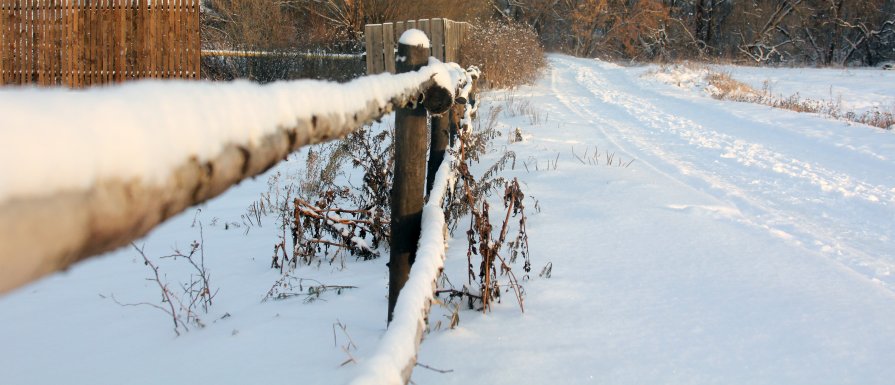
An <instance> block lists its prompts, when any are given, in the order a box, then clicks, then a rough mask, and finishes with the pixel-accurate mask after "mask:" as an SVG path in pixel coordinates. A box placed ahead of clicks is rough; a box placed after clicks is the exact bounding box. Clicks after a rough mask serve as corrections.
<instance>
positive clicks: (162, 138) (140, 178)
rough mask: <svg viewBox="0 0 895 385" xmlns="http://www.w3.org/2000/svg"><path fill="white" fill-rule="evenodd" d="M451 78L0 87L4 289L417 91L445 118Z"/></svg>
mask: <svg viewBox="0 0 895 385" xmlns="http://www.w3.org/2000/svg"><path fill="white" fill-rule="evenodd" d="M453 72H454V69H453V67H450V66H448V65H445V64H442V63H440V62H437V61H433V62H432V63H431V64H430V65H427V66H425V67H422V68H420V69H419V70H418V71H414V72H409V73H405V74H399V75H391V74H381V75H374V76H367V77H364V78H360V79H357V80H355V81H352V82H349V83H346V84H336V83H329V82H320V81H307V80H306V81H295V82H281V83H274V84H270V85H264V86H262V85H256V84H252V83H249V82H244V81H237V82H232V83H207V82H200V83H196V82H160V81H143V82H136V83H129V84H125V85H122V86H118V87H108V88H98V89H88V90H86V91H68V90H63V89H33V88H28V89H6V90H0V126H2V127H3V129H2V130H0V146H2V149H0V293H2V292H6V291H8V290H10V289H12V288H15V287H17V286H20V285H22V284H24V283H27V282H29V281H32V280H34V279H37V278H38V277H41V276H43V275H45V274H48V273H51V272H54V271H57V270H61V269H64V268H66V267H67V266H69V265H71V264H72V263H74V262H76V261H79V260H81V259H84V258H86V257H89V256H91V255H95V254H99V253H102V252H105V251H108V250H112V249H114V248H117V247H119V246H122V245H126V244H127V243H129V242H131V241H132V240H134V239H136V238H138V237H140V236H142V235H144V234H146V233H147V232H148V231H149V230H151V229H152V228H153V227H154V226H156V225H157V224H159V223H160V222H161V221H163V220H165V219H166V218H169V217H171V216H173V215H174V214H176V213H178V212H181V211H183V210H185V209H186V208H188V207H190V206H191V205H194V204H197V203H200V202H203V201H205V200H208V199H210V198H212V197H215V196H217V195H219V194H221V193H222V192H224V191H225V190H226V189H227V188H229V187H230V186H232V185H234V184H236V183H238V182H239V181H241V180H242V179H245V178H247V177H251V176H254V175H257V174H259V173H261V172H263V171H265V170H267V169H269V168H270V167H272V166H273V165H275V164H276V163H277V162H279V161H280V160H282V159H283V158H285V156H286V155H287V154H289V153H290V152H292V151H294V150H296V149H298V148H299V147H301V146H304V145H307V144H313V143H320V142H323V141H326V140H331V139H335V138H340V137H343V136H345V135H347V134H348V133H350V132H352V131H353V130H355V129H357V128H358V127H361V126H363V125H364V124H366V123H369V122H371V121H373V120H376V119H379V118H381V117H382V116H383V115H385V114H386V113H388V112H389V111H391V110H392V109H393V108H395V107H400V106H404V105H405V104H407V103H408V102H410V101H412V100H416V98H417V96H418V95H420V93H425V94H426V95H427V99H426V100H425V101H424V103H423V104H424V105H425V106H426V107H427V108H429V109H430V110H435V111H436V112H443V111H444V110H446V108H447V107H449V106H450V103H451V102H452V100H450V99H449V98H450V97H451V96H452V95H454V94H455V92H456V90H454V89H450V90H445V89H443V88H444V87H446V85H448V82H450V79H452V78H456V76H452V75H451V74H452V73H453ZM445 79H448V80H445ZM448 86H449V85H448ZM437 90H441V94H439V92H437ZM439 95H441V96H440V97H439ZM445 98H448V100H445Z"/></svg>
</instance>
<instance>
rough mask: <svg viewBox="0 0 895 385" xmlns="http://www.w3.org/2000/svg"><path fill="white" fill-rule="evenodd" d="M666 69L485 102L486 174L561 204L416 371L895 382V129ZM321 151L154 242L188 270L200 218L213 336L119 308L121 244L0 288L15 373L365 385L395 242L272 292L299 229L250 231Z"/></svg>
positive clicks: (801, 86) (541, 216)
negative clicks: (286, 234) (485, 310)
mask: <svg viewBox="0 0 895 385" xmlns="http://www.w3.org/2000/svg"><path fill="white" fill-rule="evenodd" d="M724 68H725V69H727V70H728V71H729V72H730V73H731V74H732V75H733V77H734V78H736V79H738V80H741V81H744V82H747V83H749V84H752V85H754V86H757V87H760V86H761V84H762V83H763V82H765V81H768V84H769V85H770V86H771V88H772V91H773V92H775V93H781V94H785V95H788V94H791V93H795V92H799V93H800V95H805V96H812V97H813V96H816V97H817V98H820V99H828V98H829V97H828V96H829V94H830V90H831V89H832V90H833V95H834V97H838V96H837V95H841V97H842V102H843V104H844V105H849V106H853V107H854V108H868V107H867V106H875V105H886V104H889V105H891V104H892V101H893V100H895V72H891V71H888V72H884V71H879V70H812V69H798V70H794V69H753V68H741V67H724ZM654 70H655V67H650V66H647V67H620V66H616V65H613V64H610V63H605V62H600V61H596V60H586V59H575V58H570V57H566V56H551V57H550V68H549V70H548V71H547V72H546V73H545V76H544V77H543V78H542V79H541V81H540V82H539V83H538V84H536V85H534V86H531V87H525V88H522V89H519V90H515V91H508V92H491V93H488V94H487V95H485V96H484V100H485V101H484V104H483V106H482V107H481V108H480V112H479V116H480V117H487V116H489V114H490V113H491V112H490V111H492V110H493V109H498V108H499V109H501V111H500V112H499V115H498V116H499V117H500V119H499V122H498V127H497V128H498V130H499V131H501V132H504V133H505V135H503V136H501V137H498V138H497V139H495V141H494V143H493V149H492V152H491V153H490V154H489V155H488V156H487V159H484V160H483V161H482V163H481V164H479V167H480V168H481V169H484V168H485V167H487V166H488V165H490V162H493V161H494V160H495V159H497V158H498V157H500V156H501V155H502V154H503V153H504V151H513V152H515V154H516V159H517V161H516V162H515V167H513V168H512V169H510V168H508V169H507V170H505V171H504V176H506V177H514V176H515V177H518V178H519V179H520V180H521V181H523V182H524V185H523V189H524V190H525V191H526V193H527V194H528V195H529V196H531V197H532V198H533V199H535V200H536V201H537V206H538V207H540V212H537V213H535V211H533V210H532V211H531V212H530V218H529V221H528V226H529V234H530V247H531V253H532V263H533V274H531V276H530V278H529V279H528V280H526V281H525V282H524V286H525V292H526V300H525V309H526V311H525V313H524V314H523V313H521V312H520V311H519V308H518V307H517V306H516V304H515V301H514V300H513V299H512V294H511V293H507V294H505V295H504V300H503V302H502V303H501V304H499V305H498V306H496V307H495V309H494V311H493V312H492V313H490V314H486V315H482V314H480V313H476V312H473V311H469V310H463V311H461V312H460V323H459V326H458V327H457V328H455V329H447V328H442V329H440V330H437V331H432V332H431V333H430V334H429V335H428V336H427V339H426V341H425V342H424V343H423V345H422V351H421V353H420V356H419V361H420V362H421V363H422V364H426V365H429V366H431V367H434V368H437V369H442V370H449V371H450V372H448V373H441V372H436V371H433V370H429V369H425V368H422V367H418V368H416V370H415V372H414V375H413V381H414V383H416V384H473V383H492V384H552V383H558V384H652V383H654V384H719V383H723V384H889V383H891V382H892V379H893V378H895V366H893V365H892V363H893V362H895V276H893V273H895V246H893V245H895V243H893V240H895V172H893V170H895V132H892V131H885V130H881V129H878V128H873V127H868V126H863V125H859V124H848V123H846V122H842V121H835V120H830V119H827V118H824V117H821V116H817V115H810V114H798V113H795V112H791V111H784V110H775V109H772V108H770V107H766V106H760V105H752V104H744V103H736V102H721V101H717V100H714V99H712V98H710V97H709V96H708V95H706V94H705V93H704V92H702V91H701V90H699V89H698V88H692V87H679V86H678V85H677V84H669V83H668V82H667V81H666V80H667V79H660V78H658V77H657V76H655V73H654V72H655V71H654ZM865 90H867V91H866V92H865ZM388 120H389V119H387V120H386V121H388ZM516 128H519V129H520V130H521V132H522V136H523V138H524V140H523V141H521V142H511V141H509V140H508V138H509V137H510V135H508V134H509V133H511V132H513V131H515V129H516ZM379 129H382V128H379ZM305 153H306V151H304V150H303V151H301V152H300V153H298V154H297V155H294V156H292V157H290V160H289V161H287V162H284V163H282V164H281V165H280V166H279V167H277V168H276V169H274V170H271V171H270V172H269V173H268V175H265V176H262V177H258V178H256V179H255V180H252V181H246V182H244V183H243V184H241V185H240V186H238V187H236V188H234V189H232V190H231V191H229V192H228V193H226V194H224V195H223V196H221V197H219V198H217V199H215V200H213V201H211V202H209V203H207V204H205V205H202V206H201V207H200V208H198V209H192V210H189V211H188V212H186V213H184V214H182V215H180V216H178V217H176V218H174V219H172V220H170V221H169V222H167V223H165V224H164V225H162V226H161V227H159V228H158V229H156V230H155V231H154V232H153V233H151V234H150V235H149V236H148V237H147V238H146V239H143V240H141V241H138V242H137V243H138V245H144V246H145V252H146V254H147V255H148V256H150V258H152V259H153V260H154V261H156V262H158V265H159V266H160V268H161V269H162V270H164V271H166V272H168V274H169V275H167V276H166V277H168V278H169V279H170V280H171V281H173V282H178V280H182V279H184V272H185V271H187V268H188V265H186V264H185V263H183V261H182V260H178V261H175V260H171V259H159V257H161V256H163V255H167V254H170V253H171V250H172V247H174V246H175V245H176V246H177V247H179V248H180V249H182V250H183V249H187V248H188V247H189V244H190V242H192V241H193V240H197V239H199V237H200V234H199V231H200V230H199V223H200V222H201V223H202V237H203V238H204V241H205V242H204V246H205V255H206V265H208V267H209V270H210V271H211V280H212V286H213V287H215V288H218V289H219V290H220V291H219V292H218V294H217V296H216V297H215V303H214V305H213V307H212V309H211V311H210V312H209V314H207V315H205V314H202V318H203V321H204V323H205V324H206V327H205V328H201V329H197V328H194V329H193V330H191V331H189V332H187V333H183V335H181V336H179V337H177V336H176V335H175V333H174V332H173V330H172V327H171V321H170V318H169V317H168V316H167V315H165V314H164V313H163V312H161V311H159V310H157V309H154V308H152V307H150V306H136V307H131V306H121V305H119V304H116V302H115V300H117V301H119V302H121V303H140V302H149V303H155V304H158V303H159V291H158V288H157V287H156V286H155V283H154V282H150V281H146V280H145V278H147V277H149V275H150V274H151V271H150V270H149V269H148V268H147V267H146V266H144V264H143V261H142V258H141V257H140V256H139V255H138V254H137V253H136V252H135V251H134V250H132V249H122V250H119V251H117V252H114V253H110V254H109V255H107V256H104V257H101V258H97V259H94V260H91V261H88V262H86V263H82V264H80V265H77V266H76V267H74V268H72V269H71V270H70V271H68V272H64V273H60V274H56V275H54V276H51V277H49V278H47V279H44V280H42V281H39V282H36V283H34V284H31V285H29V286H26V287H24V288H21V289H19V290H17V291H15V292H13V293H12V294H10V295H7V296H5V297H3V298H0V383H4V384H55V383H71V384H118V383H127V384H159V383H172V384H173V383H197V382H198V383H220V384H254V383H267V382H282V381H288V382H293V383H301V384H344V383H347V382H349V381H350V380H351V379H352V378H354V377H355V376H356V375H357V374H358V373H359V370H358V369H359V368H360V367H361V366H360V365H359V364H358V362H360V363H362V362H364V360H365V358H367V357H369V356H370V355H371V354H372V352H373V351H374V350H375V347H376V344H377V342H378V340H379V338H380V336H381V335H382V332H383V331H384V329H385V315H386V314H385V313H386V303H387V301H386V293H387V288H386V284H387V281H388V278H387V275H388V273H387V268H386V266H385V262H386V260H385V258H380V259H378V260H374V261H371V262H355V261H354V260H353V258H347V260H346V261H345V263H344V264H342V263H336V264H334V265H327V264H323V265H322V266H320V267H311V268H309V267H304V268H301V269H299V271H298V272H297V274H296V275H297V276H301V277H304V278H307V279H308V281H306V283H313V282H314V281H310V280H311V279H313V280H316V281H319V282H322V283H325V284H329V285H350V286H356V287H357V289H350V290H345V291H343V292H342V293H341V294H340V295H337V294H336V293H332V292H330V293H324V294H323V295H321V296H320V298H319V299H317V300H314V301H310V302H308V301H304V300H303V299H302V298H293V299H289V300H283V301H267V302H263V303H262V302H261V299H262V298H263V297H264V296H265V293H267V291H268V290H269V289H270V288H271V286H272V285H273V284H274V282H275V281H276V280H277V279H278V278H279V277H280V275H279V272H278V271H276V270H273V269H270V256H271V254H272V251H273V245H274V242H276V234H277V231H278V230H277V229H276V228H275V226H274V224H273V219H272V218H268V219H267V220H266V221H265V222H264V223H263V226H261V227H258V226H253V227H251V228H247V227H246V226H243V225H240V226H239V227H237V226H236V225H233V224H234V223H235V224H243V220H242V219H241V218H240V216H241V215H243V214H245V213H246V208H247V207H248V206H249V205H250V204H251V203H252V202H253V201H254V200H256V199H258V197H259V195H260V194H261V193H263V192H265V191H267V190H268V185H267V181H268V176H269V175H273V174H274V173H277V172H280V173H283V174H284V175H285V174H289V173H294V172H300V171H301V169H302V167H303V159H304V155H305ZM597 153H598V154H599V156H596V154H597ZM607 156H611V157H612V161H613V164H612V165H611V166H610V165H607V164H606V163H607ZM489 160H490V162H489ZM632 161H633V162H632ZM619 164H621V165H622V166H621V167H619ZM625 165H627V167H625ZM479 171H481V170H479ZM498 205H499V204H498ZM532 206H534V205H533V204H532V203H529V207H532ZM465 242H466V240H465V235H464V234H463V233H462V231H461V232H458V233H457V234H455V239H454V240H453V241H452V242H451V248H450V249H449V250H448V259H447V261H446V262H445V264H446V273H447V275H448V276H449V277H450V278H451V280H452V281H453V282H455V283H457V282H462V280H463V277H465V271H466V258H465V254H466V247H465ZM548 263H551V264H552V266H553V269H552V276H551V277H550V278H547V277H539V276H538V275H537V272H539V271H540V270H541V268H542V267H544V266H545V265H546V264H548ZM186 278H188V277H186ZM112 296H114V299H115V300H113V299H112ZM306 302H307V303H306ZM444 312H445V310H444V309H441V308H436V309H435V310H434V311H433V314H432V316H431V320H432V322H433V323H434V322H436V321H438V320H442V321H444V323H445V324H446V323H447V319H446V318H444V316H445V314H443V313H444ZM343 327H344V328H343ZM352 359H353V361H352ZM343 364H344V365H343Z"/></svg>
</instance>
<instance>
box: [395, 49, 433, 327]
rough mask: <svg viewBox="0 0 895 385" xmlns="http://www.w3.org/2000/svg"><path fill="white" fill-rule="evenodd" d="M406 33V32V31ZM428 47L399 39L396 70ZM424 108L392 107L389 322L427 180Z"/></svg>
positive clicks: (411, 65) (414, 63) (416, 60)
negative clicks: (393, 147)
mask: <svg viewBox="0 0 895 385" xmlns="http://www.w3.org/2000/svg"><path fill="white" fill-rule="evenodd" d="M405 33H406V32H405ZM428 60H429V47H425V46H422V45H419V46H410V45H406V44H403V43H400V42H399V43H398V55H397V58H396V66H395V67H396V70H397V72H398V73H404V72H411V71H416V70H418V69H420V68H421V67H422V66H424V65H426V63H428ZM426 136H427V135H426V109H425V108H423V106H422V103H419V104H417V105H416V108H398V109H397V110H396V111H395V179H394V184H393V186H392V192H391V198H392V203H391V209H392V219H391V227H392V237H391V254H390V259H389V264H388V270H389V286H388V322H391V321H392V313H393V312H394V310H395V304H396V303H397V301H398V293H400V291H401V288H402V287H404V284H405V283H406V282H407V278H408V277H409V276H410V265H412V264H413V259H414V257H415V256H416V249H417V242H418V241H419V238H420V224H421V219H422V212H423V188H424V187H425V183H426V145H427V143H426Z"/></svg>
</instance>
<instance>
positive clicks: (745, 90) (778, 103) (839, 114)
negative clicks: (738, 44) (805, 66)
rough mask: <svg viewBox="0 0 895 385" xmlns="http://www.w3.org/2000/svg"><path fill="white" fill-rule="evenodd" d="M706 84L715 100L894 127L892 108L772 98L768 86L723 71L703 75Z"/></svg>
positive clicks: (893, 111)
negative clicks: (847, 106)
mask: <svg viewBox="0 0 895 385" xmlns="http://www.w3.org/2000/svg"><path fill="white" fill-rule="evenodd" d="M706 81H707V82H708V84H709V87H708V91H709V93H710V94H711V95H712V97H714V98H715V99H718V100H733V101H738V102H747V103H757V104H764V105H767V106H771V107H774V108H781V109H785V110H790V111H795V112H803V113H812V114H820V115H823V116H826V117H829V118H833V119H839V120H845V121H849V122H854V123H861V124H866V125H869V126H874V127H879V128H882V129H886V130H891V129H893V127H895V106H892V107H889V108H888V109H874V110H872V111H865V112H863V113H857V112H854V111H846V110H845V109H844V107H843V106H842V100H840V99H831V100H815V99H808V98H802V97H801V96H800V95H799V94H798V93H796V94H793V95H790V96H782V95H773V94H772V93H771V91H770V89H769V87H768V85H767V84H765V86H764V87H763V88H762V89H761V90H756V89H754V88H752V87H751V86H749V85H747V84H745V83H743V82H740V81H738V80H736V79H734V78H733V77H731V76H730V74H728V73H724V72H711V73H710V74H709V75H708V76H706Z"/></svg>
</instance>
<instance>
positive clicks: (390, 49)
mask: <svg viewBox="0 0 895 385" xmlns="http://www.w3.org/2000/svg"><path fill="white" fill-rule="evenodd" d="M395 47H396V46H395V25H394V24H392V23H385V24H382V53H383V64H385V72H388V73H392V74H393V73H395Z"/></svg>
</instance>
